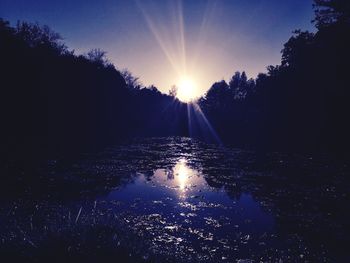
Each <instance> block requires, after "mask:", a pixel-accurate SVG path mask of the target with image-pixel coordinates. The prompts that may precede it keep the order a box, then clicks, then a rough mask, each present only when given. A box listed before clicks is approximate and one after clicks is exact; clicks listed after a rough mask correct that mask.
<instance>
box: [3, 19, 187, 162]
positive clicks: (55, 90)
mask: <svg viewBox="0 0 350 263" xmlns="http://www.w3.org/2000/svg"><path fill="white" fill-rule="evenodd" d="M0 58H1V59H0V72H1V73H0V76H1V78H0V86H1V103H0V107H1V109H0V119H1V131H0V133H1V137H0V140H1V153H2V154H3V156H4V157H5V158H8V159H11V158H13V157H15V158H23V159H27V158H28V159H30V158H34V157H35V158H36V157H44V158H47V156H50V155H57V154H64V155H66V154H69V153H74V152H79V151H85V150H92V149H95V148H97V147H102V146H105V145H111V144H113V143H117V142H119V141H120V140H122V139H125V138H126V137H131V136H141V135H142V136H143V135H153V136H166V135H186V133H185V131H186V130H187V127H186V125H187V122H186V120H184V119H181V118H182V116H186V114H185V110H186V105H185V104H184V103H181V102H180V101H178V100H177V99H174V98H173V97H171V96H168V95H165V94H162V93H160V92H159V91H158V90H157V89H156V88H154V87H149V88H145V87H140V86H138V87H134V86H132V85H131V84H133V81H134V82H135V80H136V79H135V78H133V77H132V76H131V75H130V74H129V75H128V72H119V71H118V70H116V69H115V67H114V66H113V65H112V64H111V63H109V62H108V60H107V59H106V57H105V53H104V52H103V51H100V50H98V49H95V50H92V51H90V52H89V53H87V54H86V55H78V56H77V55H75V54H74V52H72V51H69V50H68V48H67V47H66V46H65V45H64V44H63V42H62V39H61V37H60V35H59V34H57V33H55V32H53V31H52V30H50V29H49V28H48V27H47V26H39V25H38V24H30V23H26V22H21V23H18V24H17V26H16V27H11V26H10V25H9V23H8V22H6V21H4V20H0Z"/></svg>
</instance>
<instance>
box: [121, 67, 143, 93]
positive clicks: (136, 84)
mask: <svg viewBox="0 0 350 263" xmlns="http://www.w3.org/2000/svg"><path fill="white" fill-rule="evenodd" d="M120 74H121V75H122V76H123V78H124V80H125V82H126V85H127V87H128V88H130V89H140V88H141V87H142V83H141V82H140V81H139V78H138V77H135V76H134V75H133V74H132V73H131V72H130V71H129V70H128V69H123V70H122V71H121V72H120Z"/></svg>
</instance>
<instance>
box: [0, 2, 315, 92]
mask: <svg viewBox="0 0 350 263" xmlns="http://www.w3.org/2000/svg"><path fill="white" fill-rule="evenodd" d="M0 17H2V18H4V19H6V20H9V21H10V22H11V23H12V24H15V23H16V21H17V20H25V21H30V22H38V23H40V24H47V25H49V26H50V27H51V28H52V29H54V30H55V31H57V32H59V33H60V34H61V35H62V36H63V37H64V39H65V42H66V44H67V45H68V46H69V48H70V49H74V50H75V52H76V53H78V54H79V53H84V52H87V51H88V50H89V49H92V48H101V49H103V50H105V51H107V55H108V57H109V59H110V60H111V61H112V62H113V63H114V64H115V66H116V67H117V68H119V69H124V68H128V69H129V70H130V71H131V72H133V73H134V74H135V75H136V76H138V77H140V79H141V81H142V82H143V84H145V85H151V84H154V85H156V86H157V87H158V88H159V89H160V90H162V91H163V92H167V91H168V90H169V89H170V86H171V85H173V84H178V82H179V79H181V77H182V76H184V75H186V76H190V77H191V79H192V80H193V81H194V82H195V83H196V86H197V91H196V92H197V93H198V95H200V94H203V93H204V92H205V91H206V90H207V89H208V88H209V87H210V86H211V84H212V83H213V82H214V81H218V80H221V79H226V80H228V79H229V78H230V77H231V76H232V75H233V73H234V72H235V71H236V70H240V71H242V70H245V71H246V72H247V73H248V76H250V77H255V76H256V75H257V74H258V73H259V72H264V71H265V68H266V66H268V65H276V64H279V62H280V51H281V49H282V48H283V43H285V42H286V41H287V40H288V38H289V37H290V36H291V32H292V31H293V30H295V29H304V30H314V27H313V25H312V24H311V20H312V18H313V10H312V1H311V0H186V1H185V0H183V1H171V0H98V1H97V0H96V1H91V0H74V1H71V0H59V1H58V0H52V1H49V0H0Z"/></svg>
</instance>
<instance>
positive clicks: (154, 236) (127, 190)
mask: <svg viewBox="0 0 350 263" xmlns="http://www.w3.org/2000/svg"><path fill="white" fill-rule="evenodd" d="M44 171H45V173H46V174H45V175H42V182H41V184H40V185H41V186H42V185H45V189H43V188H42V187H40V189H36V187H35V186H30V187H29V188H28V190H27V191H26V192H25V193H23V194H24V195H22V196H19V197H16V198H13V200H6V201H3V202H2V203H3V205H2V206H1V210H0V220H1V221H0V222H1V232H0V233H1V242H2V245H3V248H5V249H6V253H5V252H4V251H2V252H3V253H2V255H3V256H4V255H6V256H8V255H10V256H12V254H11V253H16V254H17V255H21V256H22V258H24V259H27V260H31V259H33V260H34V259H38V258H39V259H40V258H43V259H45V254H49V253H55V254H57V255H64V257H63V259H64V260H65V259H67V258H68V259H72V258H74V259H78V260H79V259H81V258H82V257H83V258H84V257H85V258H84V259H85V260H89V259H90V260H92V259H94V258H101V256H102V257H103V256H105V257H111V256H120V257H121V258H123V261H125V262H126V261H130V262H136V261H140V262H147V261H151V262H165V261H169V262H175V261H176V262H221V261H222V262H261V261H262V262H334V261H337V262H343V261H344V262H346V260H347V258H348V256H347V252H346V250H345V249H344V247H345V244H346V243H347V242H348V241H349V236H348V233H349V232H348V226H349V224H348V222H349V220H348V219H349V215H348V212H347V211H344V207H345V206H346V205H347V204H348V203H347V202H348V189H349V188H348V186H349V183H348V180H346V174H347V173H348V166H347V164H346V163H341V162H335V161H332V160H331V159H329V158H327V157H320V156H318V157H315V156H300V155H286V154H280V153H271V154H257V153H254V152H248V151H242V150H239V149H230V148H224V147H220V146H215V145H208V144H205V143H202V142H198V141H195V140H192V139H188V138H154V139H142V140H135V141H133V142H130V143H128V144H124V145H121V146H117V147H112V148H109V149H107V150H106V151H104V152H101V153H99V154H94V155H86V156H83V157H82V158H81V159H80V160H79V161H75V162H66V161H63V160H51V161H50V162H49V166H48V169H47V170H44Z"/></svg>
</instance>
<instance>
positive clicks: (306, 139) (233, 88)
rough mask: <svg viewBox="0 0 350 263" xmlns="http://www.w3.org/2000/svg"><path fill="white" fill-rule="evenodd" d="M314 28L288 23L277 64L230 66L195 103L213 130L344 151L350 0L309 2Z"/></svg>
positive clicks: (349, 133)
mask: <svg viewBox="0 0 350 263" xmlns="http://www.w3.org/2000/svg"><path fill="white" fill-rule="evenodd" d="M314 9H315V15H316V16H315V20H314V21H313V22H314V23H315V25H316V28H317V32H316V33H311V32H307V31H301V30H296V31H295V32H294V34H293V36H292V37H291V38H290V39H289V40H288V41H287V43H286V44H285V45H284V48H283V50H282V59H281V64H280V65H277V66H269V67H267V73H266V74H259V75H258V77H257V78H256V79H255V80H247V77H246V75H245V73H244V72H243V73H242V74H240V73H239V72H237V73H236V74H235V75H234V76H233V77H232V79H231V80H230V82H229V83H226V82H225V81H221V82H218V83H215V84H214V85H213V86H212V87H211V88H210V90H209V91H208V92H207V94H206V95H205V96H204V97H203V98H201V99H200V101H199V103H200V105H201V107H202V109H203V110H204V112H205V113H206V115H207V116H208V119H209V120H210V121H211V123H212V124H213V126H214V127H215V128H216V131H217V132H218V133H219V136H220V137H222V138H223V139H224V140H225V141H229V142H232V143H233V144H234V145H237V146H241V147H244V146H246V147H252V148H257V147H261V148H263V149H266V148H267V149H276V150H281V149H282V150H283V149H284V150H293V151H294V150H295V151H301V150H306V151H333V152H334V151H336V152H349V147H350V125H349V114H350V103H349V102H350V85H349V78H348V74H349V62H350V49H349V47H350V2H349V1H346V0H316V1H314Z"/></svg>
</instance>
